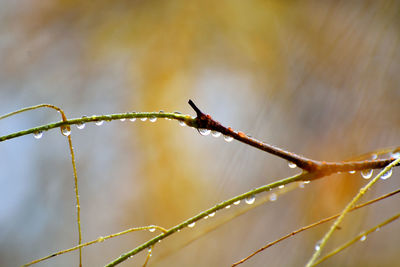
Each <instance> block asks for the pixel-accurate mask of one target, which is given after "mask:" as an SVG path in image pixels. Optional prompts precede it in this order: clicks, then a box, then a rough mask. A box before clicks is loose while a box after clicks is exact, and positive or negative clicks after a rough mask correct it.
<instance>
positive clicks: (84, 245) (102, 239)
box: [23, 225, 167, 266]
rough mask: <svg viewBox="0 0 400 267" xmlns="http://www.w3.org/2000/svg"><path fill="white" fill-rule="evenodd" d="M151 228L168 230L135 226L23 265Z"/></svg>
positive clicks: (152, 226) (162, 230) (158, 227)
mask: <svg viewBox="0 0 400 267" xmlns="http://www.w3.org/2000/svg"><path fill="white" fill-rule="evenodd" d="M149 229H157V230H160V231H161V232H164V233H165V232H166V231H167V230H166V229H165V228H163V227H161V226H157V225H149V226H142V227H134V228H130V229H128V230H125V231H122V232H119V233H115V234H111V235H108V236H100V237H99V238H97V239H95V240H92V241H90V242H86V243H84V244H80V245H79V246H75V247H72V248H69V249H65V250H62V251H58V252H56V253H53V254H51V255H49V256H46V257H43V258H40V259H37V260H34V261H31V262H29V263H27V264H25V265H23V266H30V265H33V264H36V263H39V262H41V261H44V260H48V259H50V258H53V257H55V256H59V255H62V254H65V253H67V252H71V251H74V250H77V249H81V248H83V247H87V246H89V245H92V244H95V243H101V242H103V241H104V240H106V239H109V238H113V237H117V236H120V235H124V234H127V233H130V232H136V231H143V230H149Z"/></svg>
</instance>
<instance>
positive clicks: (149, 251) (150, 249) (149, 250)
mask: <svg viewBox="0 0 400 267" xmlns="http://www.w3.org/2000/svg"><path fill="white" fill-rule="evenodd" d="M152 250H153V249H152V248H151V247H149V249H148V250H147V251H148V253H149V257H151V252H152Z"/></svg>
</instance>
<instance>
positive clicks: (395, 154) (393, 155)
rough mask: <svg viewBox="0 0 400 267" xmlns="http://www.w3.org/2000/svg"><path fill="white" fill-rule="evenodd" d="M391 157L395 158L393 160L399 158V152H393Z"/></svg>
mask: <svg viewBox="0 0 400 267" xmlns="http://www.w3.org/2000/svg"><path fill="white" fill-rule="evenodd" d="M391 157H392V158H395V159H398V158H400V151H399V152H394V153H392V154H391Z"/></svg>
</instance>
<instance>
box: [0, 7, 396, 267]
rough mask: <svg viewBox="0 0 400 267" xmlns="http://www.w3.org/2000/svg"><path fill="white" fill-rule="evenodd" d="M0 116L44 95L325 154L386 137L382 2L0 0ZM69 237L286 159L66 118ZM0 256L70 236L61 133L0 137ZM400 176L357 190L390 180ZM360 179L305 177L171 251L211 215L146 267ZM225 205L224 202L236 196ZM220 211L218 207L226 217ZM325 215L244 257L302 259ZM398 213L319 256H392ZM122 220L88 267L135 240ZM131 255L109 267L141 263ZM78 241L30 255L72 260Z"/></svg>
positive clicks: (363, 220)
mask: <svg viewBox="0 0 400 267" xmlns="http://www.w3.org/2000/svg"><path fill="white" fill-rule="evenodd" d="M0 5H1V10H0V22H1V23H0V33H1V34H0V62H1V64H0V99H1V100H2V101H1V103H2V104H1V106H0V113H1V114H3V113H7V112H10V111H13V110H16V109H18V108H22V107H26V106H30V105H34V104H39V103H51V104H55V105H58V106H60V107H62V108H63V109H64V110H65V112H66V114H67V116H69V117H70V118H73V117H80V116H82V115H92V114H110V113H119V112H127V111H159V110H164V111H168V112H172V111H180V112H182V113H185V114H191V115H194V112H193V110H191V108H190V107H189V105H187V101H188V99H189V98H191V99H193V100H194V101H195V103H196V104H197V105H198V106H199V107H200V108H201V109H202V110H203V111H204V112H206V113H209V114H211V115H212V116H213V117H214V118H215V119H217V120H219V121H220V122H222V123H223V124H224V125H226V126H231V127H232V128H234V129H236V130H241V131H243V132H246V133H247V134H249V135H252V136H254V137H257V138H258V139H260V140H263V141H266V142H268V143H270V144H274V145H277V146H279V147H283V148H285V149H288V150H290V151H292V152H295V153H298V154H303V155H305V156H307V157H310V158H314V159H318V160H326V161H331V160H332V161H334V160H338V161H339V160H344V159H347V158H349V157H352V156H355V155H358V154H363V153H365V152H368V151H371V150H374V149H378V148H384V147H388V146H398V145H399V140H400V112H399V111H400V108H399V103H400V76H399V75H398V73H399V71H400V64H399V62H400V53H399V51H400V49H399V48H400V46H399V38H400V21H399V17H400V16H399V11H400V3H399V2H398V1H357V2H356V1H323V2H322V1H181V0H172V1H126V0H125V1H123V0H122V1H105V0H102V1H92V2H90V1H78V0H75V1H65V0H56V1H22V0H18V1H5V0H2V1H0ZM56 120H59V116H58V114H56V113H55V112H53V111H49V110H40V111H39V110H38V111H32V112H29V113H26V114H23V115H17V116H15V117H13V118H8V119H4V120H2V121H0V135H5V134H8V133H11V132H15V131H18V130H21V129H25V128H29V127H33V126H37V125H41V124H45V123H48V122H52V121H56ZM72 138H73V142H74V147H75V152H76V157H77V168H78V175H79V185H80V196H81V212H82V215H81V217H82V227H83V228H82V229H83V239H84V241H90V240H93V239H96V238H97V237H99V236H104V235H107V234H111V233H114V232H119V231H122V230H125V229H127V228H130V227H135V226H143V225H150V224H156V225H160V226H163V227H165V228H169V227H172V226H174V225H176V224H178V223H179V222H181V221H183V220H185V219H187V218H189V217H191V216H193V215H195V214H197V213H198V212H200V211H202V210H204V209H207V208H209V207H211V206H212V205H215V204H216V203H218V202H220V201H223V200H225V199H227V198H230V197H232V196H234V195H238V194H241V193H243V192H245V191H248V190H250V189H252V188H254V187H258V186H261V185H264V184H266V183H269V182H272V181H274V180H277V179H281V178H284V177H288V176H291V175H293V174H294V173H296V171H298V170H292V169H289V168H288V167H287V163H286V162H285V161H283V160H280V159H277V158H275V157H273V156H271V155H268V154H265V153H263V152H261V151H258V150H256V149H254V148H251V147H247V146H245V145H244V144H240V143H238V142H235V141H234V142H231V143H226V142H224V141H223V139H222V138H218V139H216V138H212V137H211V136H209V137H203V136H201V135H200V134H198V132H197V131H196V130H194V129H190V128H188V127H180V126H179V125H178V123H177V122H175V121H167V120H158V121H157V122H156V123H151V122H148V121H147V122H140V121H136V122H134V123H132V122H129V121H125V122H119V121H114V122H108V123H107V122H106V123H105V124H103V125H102V126H96V125H94V124H88V125H87V126H86V127H85V129H83V130H78V129H76V128H75V127H74V128H73V132H72ZM0 149H1V153H0V169H1V170H2V171H1V173H0V182H1V184H2V186H1V188H0V195H1V203H2V204H1V205H0V229H2V230H1V231H0V265H1V266H15V265H21V264H24V263H27V262H29V261H31V260H33V259H36V258H40V257H43V256H46V255H48V254H51V253H53V252H56V251H58V250H61V249H66V248H69V247H72V246H74V245H76V244H77V230H76V228H77V227H76V214H75V199H74V191H73V177H72V167H71V164H70V158H69V154H68V147H67V142H66V140H65V137H63V136H62V135H61V134H60V132H59V131H57V130H53V131H49V132H46V133H44V136H43V138H41V139H40V140H35V139H34V138H33V137H32V136H25V137H21V138H18V139H13V140H10V141H7V142H4V143H1V144H0ZM398 178H399V174H398V172H397V170H395V171H394V174H393V175H392V178H391V179H388V180H385V181H382V182H379V183H378V184H377V185H376V186H374V188H373V189H372V190H371V191H370V192H368V194H367V196H366V197H365V199H364V200H366V199H367V198H373V197H376V196H379V195H381V194H384V193H387V192H390V191H392V190H394V189H397V187H399V185H400V182H399V179H398ZM365 183H366V180H364V179H362V178H361V176H360V175H359V174H355V175H350V174H342V175H335V176H331V177H329V178H326V179H322V180H319V181H316V182H313V183H311V184H309V185H307V186H306V188H304V189H298V190H295V191H292V192H290V193H287V194H285V195H283V196H280V197H279V198H278V200H277V201H275V202H273V203H267V204H265V205H262V206H261V207H258V208H256V209H254V210H252V211H250V212H248V213H246V214H245V215H243V216H241V217H238V218H236V219H235V220H232V221H230V222H229V223H227V224H224V225H223V226H222V227H220V228H218V229H217V230H216V231H213V232H211V233H208V234H205V235H203V236H202V237H201V238H200V239H198V240H196V241H195V242H192V243H191V244H189V245H187V246H184V247H183V248H181V249H179V250H178V251H174V252H172V250H173V249H172V248H174V247H176V246H178V247H179V246H180V244H183V243H184V242H186V241H187V240H190V239H191V236H193V234H194V233H196V232H201V231H202V230H204V229H205V228H207V227H208V226H210V225H212V224H213V222H212V220H208V221H202V222H199V223H197V224H196V227H194V228H193V229H190V230H184V231H182V232H181V233H179V234H176V235H174V236H173V237H170V238H168V239H166V240H164V241H163V242H161V243H160V244H158V245H157V246H156V247H155V249H154V251H153V256H152V258H151V260H150V262H149V266H230V264H232V263H233V262H235V261H237V260H239V259H241V258H242V257H244V256H246V255H248V254H249V253H251V252H252V251H254V250H256V249H258V248H259V247H261V246H262V245H264V244H266V243H267V242H269V241H272V240H274V239H276V238H278V237H280V236H282V235H284V234H286V233H288V232H291V231H293V230H295V229H297V228H299V227H301V226H304V225H306V224H309V223H312V222H314V221H316V220H318V219H321V218H323V217H326V216H329V215H332V214H334V213H336V212H339V211H341V210H342V209H343V208H344V206H345V205H346V203H347V202H348V201H349V200H350V199H351V198H352V197H353V196H354V194H356V192H357V191H358V190H359V188H360V187H361V186H362V185H363V184H365ZM396 201H398V196H395V197H392V198H391V199H390V200H384V201H382V202H380V203H379V204H375V205H374V206H371V207H368V208H364V209H363V210H359V211H357V212H354V213H352V214H351V215H348V217H347V219H346V220H345V222H344V224H343V225H342V230H341V231H338V232H337V233H336V234H335V236H334V238H333V239H332V240H331V241H330V243H329V245H328V248H327V250H326V252H327V251H329V248H333V247H336V246H337V245H338V244H341V243H342V242H344V241H346V240H348V239H350V238H352V237H354V236H355V235H357V234H359V233H360V232H361V231H362V230H365V229H368V228H369V227H372V226H373V225H375V224H377V223H379V222H381V221H382V220H384V219H386V218H388V217H390V216H392V215H394V214H395V213H396V212H398V211H396V206H398V205H397V204H396ZM235 209H237V210H239V209H240V206H239V207H235ZM234 212H235V210H234V209H232V208H231V210H229V211H228V210H227V211H221V212H220V213H217V215H216V217H218V216H224V213H226V214H228V213H234ZM328 227H329V225H328V224H327V225H324V226H320V227H318V228H315V229H313V230H311V231H308V232H307V233H302V234H299V235H297V236H296V237H294V238H292V239H290V240H287V241H284V242H282V243H280V244H279V245H277V246H275V247H272V248H270V249H269V250H266V251H264V252H263V253H261V254H259V255H257V256H256V257H254V258H253V259H251V260H250V261H248V262H247V263H246V264H244V265H243V266H266V264H268V266H301V265H304V264H305V263H306V262H307V260H308V258H309V257H310V256H311V254H312V253H313V249H314V245H315V243H316V242H317V240H319V239H320V238H321V237H322V235H323V234H324V232H325V231H327V229H328ZM399 231H400V226H399V223H398V222H394V223H393V224H391V225H390V226H387V227H385V228H384V229H381V231H380V232H379V233H376V234H373V235H371V236H370V237H368V238H367V241H366V242H363V243H361V242H360V243H357V244H355V245H353V246H352V247H351V248H349V249H347V250H345V251H343V252H342V253H341V254H340V255H338V256H336V257H334V258H332V259H330V260H329V261H327V262H325V263H324V264H322V266H394V265H395V264H396V263H397V262H398V243H399V242H400V235H398V234H395V233H397V232H399ZM152 236H154V233H150V232H140V233H139V232H138V233H131V234H128V235H126V236H123V237H119V238H115V239H112V240H108V241H106V242H104V243H101V244H96V245H92V246H90V247H88V248H85V249H84V250H83V255H84V266H102V265H105V264H106V263H108V262H109V261H111V260H112V259H114V258H116V257H118V256H119V255H120V254H122V253H123V252H126V251H128V250H131V249H133V248H134V247H136V246H137V245H139V244H141V243H143V242H144V241H146V240H148V239H150V238H151V237H152ZM144 258H145V253H140V254H139V255H137V256H135V257H134V258H133V259H130V260H129V261H128V262H125V263H123V264H121V265H122V266H141V265H142V264H143V262H144ZM77 259H78V257H77V253H76V252H75V253H69V254H65V255H62V256H58V257H55V258H53V259H51V260H48V261H46V262H43V263H40V264H39V265H38V266H71V265H72V266H73V265H76V264H77V262H78V261H77Z"/></svg>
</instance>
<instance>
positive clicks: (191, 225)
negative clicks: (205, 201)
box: [188, 222, 196, 228]
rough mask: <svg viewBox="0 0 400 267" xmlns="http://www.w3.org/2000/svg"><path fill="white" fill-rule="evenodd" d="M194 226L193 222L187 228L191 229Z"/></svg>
mask: <svg viewBox="0 0 400 267" xmlns="http://www.w3.org/2000/svg"><path fill="white" fill-rule="evenodd" d="M195 225H196V223H195V222H192V223H191V224H188V227H190V228H193V227H194V226H195Z"/></svg>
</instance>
